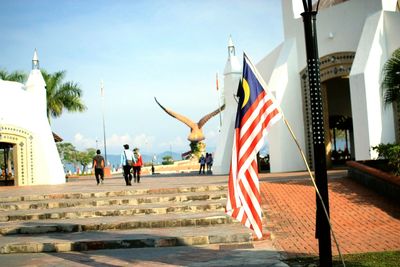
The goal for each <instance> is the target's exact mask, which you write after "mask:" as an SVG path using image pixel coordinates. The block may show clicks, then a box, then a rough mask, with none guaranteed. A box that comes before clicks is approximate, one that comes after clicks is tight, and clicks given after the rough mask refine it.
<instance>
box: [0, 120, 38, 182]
mask: <svg viewBox="0 0 400 267" xmlns="http://www.w3.org/2000/svg"><path fill="white" fill-rule="evenodd" d="M32 140H33V136H32V134H31V133H30V132H29V131H27V130H25V129H23V128H19V127H16V126H13V125H0V150H3V153H4V154H3V157H0V161H3V164H4V166H2V167H3V168H4V169H5V175H6V176H5V177H4V180H6V179H5V178H6V177H7V182H4V183H0V185H10V184H12V185H30V184H34V183H35V178H34V175H33V174H34V164H33V149H32V147H33V144H32ZM0 164H2V163H1V162H0ZM3 168H2V170H3ZM10 173H11V176H10ZM9 176H10V177H9ZM11 181H12V182H11Z"/></svg>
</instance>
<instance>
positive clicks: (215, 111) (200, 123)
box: [197, 104, 225, 129]
mask: <svg viewBox="0 0 400 267" xmlns="http://www.w3.org/2000/svg"><path fill="white" fill-rule="evenodd" d="M224 109H225V104H223V105H222V106H221V107H220V108H218V109H216V110H214V111H213V112H211V113H209V114H207V115H205V116H204V117H203V118H201V119H200V120H199V122H198V123H197V125H198V126H199V128H200V129H201V128H202V127H203V126H204V124H206V122H207V121H208V120H209V119H211V118H212V117H214V116H215V115H217V114H218V113H220V112H222V111H223V110H224Z"/></svg>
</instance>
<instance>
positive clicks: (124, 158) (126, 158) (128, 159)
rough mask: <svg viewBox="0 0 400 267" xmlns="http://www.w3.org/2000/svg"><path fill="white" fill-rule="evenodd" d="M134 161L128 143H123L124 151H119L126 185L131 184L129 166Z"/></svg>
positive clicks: (130, 166)
mask: <svg viewBox="0 0 400 267" xmlns="http://www.w3.org/2000/svg"><path fill="white" fill-rule="evenodd" d="M134 162H135V157H134V156H133V153H132V151H130V150H129V145H128V144H126V145H124V151H123V152H122V153H121V165H122V168H123V170H124V178H125V183H126V185H127V186H131V185H132V182H131V181H132V174H131V168H132V165H133V163H134Z"/></svg>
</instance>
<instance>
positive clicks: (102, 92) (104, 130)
mask: <svg viewBox="0 0 400 267" xmlns="http://www.w3.org/2000/svg"><path fill="white" fill-rule="evenodd" d="M101 100H102V101H101V102H102V113H103V141H104V161H105V166H107V164H108V161H107V142H106V123H105V119H104V110H105V107H104V84H103V81H101Z"/></svg>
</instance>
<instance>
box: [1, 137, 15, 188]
mask: <svg viewBox="0 0 400 267" xmlns="http://www.w3.org/2000/svg"><path fill="white" fill-rule="evenodd" d="M13 147H14V145H13V144H10V143H4V142H0V185H14V178H15V176H14V160H13V154H14V153H13V152H14V151H13Z"/></svg>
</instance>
